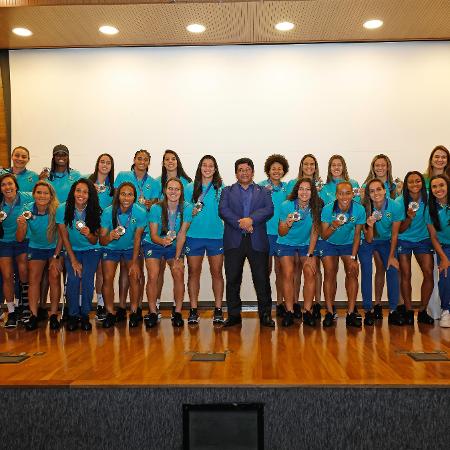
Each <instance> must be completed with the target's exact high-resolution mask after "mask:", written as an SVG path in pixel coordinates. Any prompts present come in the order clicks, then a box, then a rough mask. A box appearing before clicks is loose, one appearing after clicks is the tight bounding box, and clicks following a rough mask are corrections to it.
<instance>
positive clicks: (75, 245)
mask: <svg viewBox="0 0 450 450" xmlns="http://www.w3.org/2000/svg"><path fill="white" fill-rule="evenodd" d="M65 211H66V204H65V203H62V204H61V205H59V206H58V209H57V210H56V223H57V224H58V225H60V224H62V225H64V213H65ZM77 220H83V221H84V222H85V221H86V220H85V218H84V216H83V215H80V216H79V217H78V216H77V214H75V217H74V219H73V222H72V226H70V225H69V226H66V229H67V233H69V241H70V245H71V246H72V250H74V251H83V250H92V249H94V248H98V244H91V243H90V242H89V240H88V238H87V237H86V236H83V235H82V234H81V233H80V232H79V231H78V230H77V228H76V227H75V224H76V222H77ZM92 231H93V230H91V233H92Z"/></svg>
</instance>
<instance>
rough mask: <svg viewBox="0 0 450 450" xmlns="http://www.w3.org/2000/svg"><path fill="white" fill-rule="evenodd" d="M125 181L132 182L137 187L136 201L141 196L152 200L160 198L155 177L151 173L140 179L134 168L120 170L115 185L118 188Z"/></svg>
mask: <svg viewBox="0 0 450 450" xmlns="http://www.w3.org/2000/svg"><path fill="white" fill-rule="evenodd" d="M125 181H127V182H129V183H132V184H133V185H134V187H135V188H136V195H137V198H136V201H137V202H138V201H139V198H140V197H144V198H145V200H152V199H155V198H158V188H157V184H156V182H155V179H154V178H152V177H151V176H150V175H148V174H145V175H144V177H143V178H141V179H140V180H139V179H138V178H137V177H136V174H135V172H134V170H128V171H124V172H119V174H118V175H117V177H116V181H114V187H115V188H116V189H117V188H118V187H119V186H120V185H121V184H122V183H124V182H125Z"/></svg>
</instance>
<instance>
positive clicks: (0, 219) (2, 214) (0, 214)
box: [0, 211, 8, 222]
mask: <svg viewBox="0 0 450 450" xmlns="http://www.w3.org/2000/svg"><path fill="white" fill-rule="evenodd" d="M7 217H8V214H6V212H5V211H0V222H3V221H4V220H5V219H6V218H7Z"/></svg>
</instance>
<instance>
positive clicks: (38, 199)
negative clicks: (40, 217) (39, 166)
mask: <svg viewBox="0 0 450 450" xmlns="http://www.w3.org/2000/svg"><path fill="white" fill-rule="evenodd" d="M33 197H34V202H35V203H36V206H38V207H39V206H42V207H46V206H48V205H49V203H50V201H51V199H52V194H51V192H50V189H49V187H48V186H45V185H43V184H39V185H37V186H36V189H35V190H34V193H33Z"/></svg>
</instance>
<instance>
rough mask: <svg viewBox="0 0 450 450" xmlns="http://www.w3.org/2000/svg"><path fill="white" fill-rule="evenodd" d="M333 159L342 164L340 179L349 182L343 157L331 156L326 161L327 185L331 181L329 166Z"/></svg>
mask: <svg viewBox="0 0 450 450" xmlns="http://www.w3.org/2000/svg"><path fill="white" fill-rule="evenodd" d="M335 159H338V160H339V161H341V163H342V179H344V180H345V181H349V180H350V177H349V176H348V171H347V163H346V162H345V159H344V157H343V156H341V155H333V156H332V157H331V158H330V159H329V160H328V173H327V183H330V182H331V181H332V180H333V175H332V174H331V164H332V163H333V161H334V160H335Z"/></svg>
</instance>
